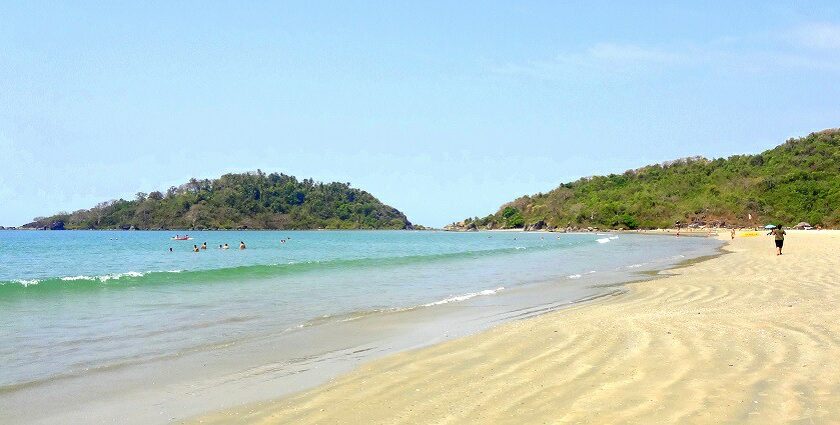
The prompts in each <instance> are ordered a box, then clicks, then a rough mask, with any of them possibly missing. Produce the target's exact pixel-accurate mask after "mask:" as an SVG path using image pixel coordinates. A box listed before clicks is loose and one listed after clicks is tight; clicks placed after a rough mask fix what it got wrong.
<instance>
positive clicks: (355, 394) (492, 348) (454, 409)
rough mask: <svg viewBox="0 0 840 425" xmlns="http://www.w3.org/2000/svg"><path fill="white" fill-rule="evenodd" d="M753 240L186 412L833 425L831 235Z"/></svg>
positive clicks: (839, 358) (838, 278) (839, 379)
mask: <svg viewBox="0 0 840 425" xmlns="http://www.w3.org/2000/svg"><path fill="white" fill-rule="evenodd" d="M760 235H761V236H758V237H739V238H736V239H735V240H734V241H733V242H732V243H730V244H729V245H728V246H727V247H726V248H725V250H727V251H731V252H732V253H731V254H727V255H723V256H720V257H717V258H714V259H711V260H708V261H704V262H700V263H697V264H694V265H691V266H689V267H685V268H680V269H676V270H672V271H670V272H669V273H670V274H673V275H672V276H671V277H668V278H664V279H657V280H653V281H648V282H641V283H635V284H632V285H630V291H629V292H627V293H625V294H622V295H619V296H616V297H612V298H609V299H604V300H600V301H596V302H593V303H589V304H586V305H581V306H577V307H572V308H569V309H566V310H563V311H560V312H556V313H552V314H547V315H544V316H541V317H538V318H534V319H529V320H524V321H520V322H514V323H510V324H506V325H503V326H500V327H497V328H494V329H491V330H489V331H487V332H483V333H480V334H477V335H473V336H469V337H465V338H461V339H458V340H454V341H450V342H446V343H443V344H440V345H437V346H433V347H429V348H425V349H421V350H417V351H412V352H406V353H402V354H397V355H394V356H391V357H388V358H385V359H382V360H378V361H374V362H372V363H370V364H368V365H365V366H363V367H361V368H359V369H358V370H356V371H354V372H352V373H350V374H348V375H345V376H342V377H339V378H337V379H335V380H333V381H331V382H330V383H328V384H325V385H323V386H321V387H319V388H316V389H314V390H312V391H309V392H306V393H303V394H299V395H296V396H293V397H290V398H285V399H281V400H278V401H272V402H264V403H256V404H253V405H248V406H242V407H239V408H237V409H234V410H230V411H224V412H218V413H214V414H212V415H209V416H206V417H202V418H199V419H196V422H199V421H200V422H203V423H258V424H262V423H266V424H269V423H271V424H291V423H295V424H309V423H313V424H314V423H318V424H394V423H406V424H428V423H433V424H444V423H445V424H464V423H477V424H490V423H493V424H498V423H511V424H526V423H527V424H532V423H610V424H614V423H639V424H653V423H657V424H659V423H679V424H683V423H756V424H767V423H797V422H801V423H819V424H827V423H840V233H838V232H829V231H821V232H795V231H792V232H789V236H788V240H787V242H786V247H785V248H786V249H785V251H786V252H785V255H783V256H781V257H777V256H776V255H775V253H774V247H773V241H772V239H771V238H770V237H768V236H764V235H763V233H761V234H760ZM722 236H723V235H722ZM726 237H727V238H728V234H727V235H726Z"/></svg>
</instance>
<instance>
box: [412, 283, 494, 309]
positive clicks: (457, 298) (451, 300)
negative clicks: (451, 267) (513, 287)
mask: <svg viewBox="0 0 840 425" xmlns="http://www.w3.org/2000/svg"><path fill="white" fill-rule="evenodd" d="M504 289H505V287H504V286H500V287H498V288H496V289H485V290H483V291H479V292H470V293H468V294H464V295H458V296H454V297H450V298H445V299H442V300H440V301H435V302H432V303H428V304H423V307H431V306H434V305H441V304H449V303H455V302H459V301H466V300H468V299H470V298H475V297H478V296H481V295H495V294H497V293H498V292H500V291H503V290H504Z"/></svg>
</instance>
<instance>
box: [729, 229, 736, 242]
mask: <svg viewBox="0 0 840 425" xmlns="http://www.w3.org/2000/svg"><path fill="white" fill-rule="evenodd" d="M730 234H731V235H732V240H735V228H734V227H733V228H732V232H731V233H730Z"/></svg>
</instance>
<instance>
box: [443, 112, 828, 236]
mask: <svg viewBox="0 0 840 425" xmlns="http://www.w3.org/2000/svg"><path fill="white" fill-rule="evenodd" d="M750 216H752V220H750V218H749V217H750ZM800 221H806V222H809V223H810V224H812V225H814V226H816V225H822V226H827V227H838V226H840V130H837V129H833V130H825V131H822V132H819V133H813V134H810V135H808V136H807V137H804V138H800V139H791V140H788V141H787V142H786V143H784V144H783V145H780V146H778V147H776V148H774V149H771V150H768V151H765V152H762V153H760V154H758V155H736V156H731V157H729V158H725V159H724V158H718V159H714V160H709V159H705V158H702V157H694V158H686V159H680V160H676V161H671V162H667V163H663V164H657V165H650V166H647V167H643V168H639V169H637V170H630V171H626V172H624V173H623V174H610V175H608V176H598V177H587V178H582V179H580V180H578V181H575V182H572V183H566V184H561V185H560V186H559V187H557V188H556V189H554V190H552V191H551V192H548V193H544V194H543V193H540V194H537V195H534V196H523V197H521V198H519V199H516V200H515V201H513V202H510V203H508V204H505V205H503V206H502V207H501V208H500V209H499V211H498V212H496V213H495V214H491V215H488V216H487V217H484V218H478V217H475V218H468V219H466V220H464V221H462V222H460V223H455V224H453V227H456V228H521V227H525V228H543V227H548V228H566V227H581V228H582V227H601V228H628V229H635V228H660V227H670V226H674V225H675V224H676V223H682V224H691V223H694V224H696V225H707V224H708V225H724V226H725V225H734V226H754V225H759V224H764V223H781V224H787V225H795V224H797V223H799V222H800Z"/></svg>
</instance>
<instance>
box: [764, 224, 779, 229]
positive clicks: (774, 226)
mask: <svg viewBox="0 0 840 425" xmlns="http://www.w3.org/2000/svg"><path fill="white" fill-rule="evenodd" d="M764 228H765V229H775V228H776V225H775V224H768V225H766V226H764Z"/></svg>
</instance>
